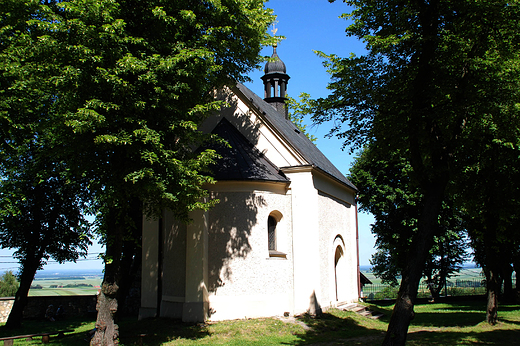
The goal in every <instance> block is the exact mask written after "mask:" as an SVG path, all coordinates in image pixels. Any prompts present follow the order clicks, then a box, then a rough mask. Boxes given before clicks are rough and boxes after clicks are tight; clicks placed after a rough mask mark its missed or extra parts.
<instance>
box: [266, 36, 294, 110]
mask: <svg viewBox="0 0 520 346" xmlns="http://www.w3.org/2000/svg"><path fill="white" fill-rule="evenodd" d="M276 48H277V46H276V44H275V45H274V46H273V55H271V61H268V62H267V64H265V68H264V73H265V74H264V75H263V76H262V80H263V81H264V100H265V102H267V103H269V104H271V105H272V106H273V107H274V108H275V109H276V110H277V111H278V112H279V113H281V114H283V115H284V117H285V118H286V119H287V114H288V110H287V105H286V103H285V101H286V97H285V95H287V83H288V81H289V78H291V77H289V75H288V74H287V73H286V68H285V64H284V63H283V61H282V60H281V59H280V57H279V56H278V54H277V53H276Z"/></svg>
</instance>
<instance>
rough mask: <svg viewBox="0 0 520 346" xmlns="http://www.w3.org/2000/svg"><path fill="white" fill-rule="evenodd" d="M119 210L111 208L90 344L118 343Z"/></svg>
mask: <svg viewBox="0 0 520 346" xmlns="http://www.w3.org/2000/svg"><path fill="white" fill-rule="evenodd" d="M119 212H120V211H119V210H115V209H113V210H111V211H110V216H109V221H108V230H107V244H106V259H105V275H104V277H103V284H102V285H101V291H100V293H99V295H98V299H97V304H96V310H97V312H98V314H97V320H96V332H95V334H94V337H93V338H92V340H91V341H90V345H91V346H117V345H119V327H118V325H117V324H116V321H115V315H116V312H117V295H118V290H119V281H120V278H121V275H120V272H121V252H122V243H123V235H124V229H125V221H124V216H121V213H119Z"/></svg>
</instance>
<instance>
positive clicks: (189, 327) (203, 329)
mask: <svg viewBox="0 0 520 346" xmlns="http://www.w3.org/2000/svg"><path fill="white" fill-rule="evenodd" d="M119 334H120V335H121V337H120V341H121V344H122V345H139V339H141V338H142V341H143V345H147V346H159V345H162V344H164V343H166V342H168V341H173V340H178V339H184V340H186V339H189V340H197V339H202V338H204V337H206V336H209V335H210V333H209V331H208V328H207V326H206V324H204V323H197V324H190V323H183V322H181V321H180V320H173V319H167V318H150V319H145V320H141V321H136V320H135V319H128V320H122V321H120V322H119ZM140 335H142V337H140Z"/></svg>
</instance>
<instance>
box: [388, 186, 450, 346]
mask: <svg viewBox="0 0 520 346" xmlns="http://www.w3.org/2000/svg"><path fill="white" fill-rule="evenodd" d="M447 182H448V180H447V178H446V179H440V180H438V181H437V182H436V183H435V184H432V185H431V186H430V187H429V188H428V190H427V191H426V192H425V194H424V198H423V201H424V203H423V208H422V214H421V216H420V218H419V224H418V231H417V233H416V234H415V236H414V239H413V240H412V244H411V251H410V257H409V258H408V264H407V266H406V267H405V269H404V270H403V273H402V280H401V286H400V288H399V293H398V295H397V300H396V303H395V306H394V310H393V312H392V316H391V317H390V323H389V324H388V329H387V332H386V336H385V339H384V341H383V346H404V344H405V343H406V335H407V333H408V327H409V325H410V321H411V320H412V319H413V318H414V316H415V313H414V311H413V308H414V302H415V298H417V289H418V287H419V283H420V281H421V278H422V274H423V270H424V266H425V264H426V259H427V257H428V253H429V250H430V248H431V246H432V244H433V238H434V235H435V233H436V232H437V231H438V221H437V220H438V214H439V210H440V207H441V203H442V199H443V196H444V189H445V187H446V184H447Z"/></svg>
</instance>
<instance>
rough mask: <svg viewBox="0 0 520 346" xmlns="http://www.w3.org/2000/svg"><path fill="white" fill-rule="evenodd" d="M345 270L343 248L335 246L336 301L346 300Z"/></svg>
mask: <svg viewBox="0 0 520 346" xmlns="http://www.w3.org/2000/svg"><path fill="white" fill-rule="evenodd" d="M346 270H347V268H346V259H345V253H344V251H343V247H342V246H341V245H337V246H336V250H335V251H334V276H335V284H336V301H338V302H341V301H344V300H345V299H346V293H347V282H346V280H347V275H346V274H347V271H346Z"/></svg>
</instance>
